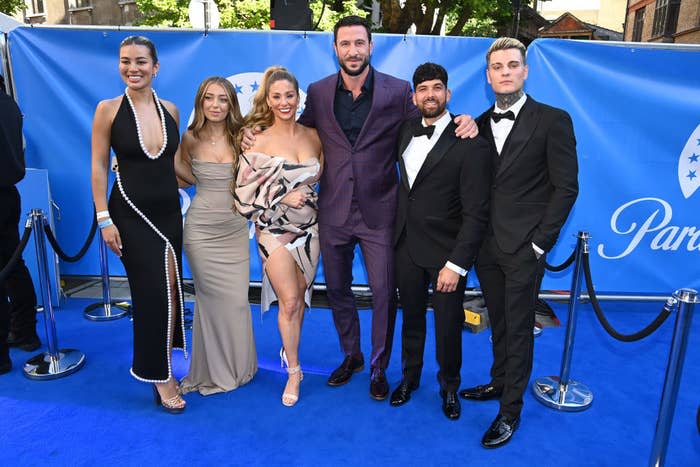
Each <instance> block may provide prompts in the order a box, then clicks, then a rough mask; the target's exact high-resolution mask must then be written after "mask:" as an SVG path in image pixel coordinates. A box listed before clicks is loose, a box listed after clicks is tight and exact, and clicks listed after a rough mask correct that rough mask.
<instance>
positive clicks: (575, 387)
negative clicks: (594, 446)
mask: <svg viewBox="0 0 700 467" xmlns="http://www.w3.org/2000/svg"><path fill="white" fill-rule="evenodd" d="M590 238H591V237H590V235H589V234H588V232H584V231H579V233H578V240H577V242H576V255H575V261H574V271H573V274H572V277H571V294H570V296H569V320H568V322H567V324H566V338H565V340H564V352H563V354H562V358H561V369H560V371H559V376H543V377H541V378H537V379H536V380H535V381H534V382H533V384H532V391H533V392H534V394H535V399H537V400H538V401H540V402H541V403H542V404H544V405H546V406H547V407H551V408H553V409H557V410H561V411H565V412H578V411H581V410H586V409H587V408H588V407H590V406H591V404H592V403H593V393H592V392H591V390H590V389H588V387H587V386H586V385H585V384H582V383H579V382H577V381H573V380H570V379H569V375H570V373H571V357H572V355H573V351H574V341H575V337H576V320H577V306H578V301H579V297H580V295H581V279H582V276H583V255H587V254H588V253H589V244H588V242H589V240H590Z"/></svg>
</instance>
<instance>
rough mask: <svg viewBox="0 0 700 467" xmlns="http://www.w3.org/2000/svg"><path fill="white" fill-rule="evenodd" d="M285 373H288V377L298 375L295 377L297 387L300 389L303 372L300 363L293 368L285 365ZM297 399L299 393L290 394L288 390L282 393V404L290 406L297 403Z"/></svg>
mask: <svg viewBox="0 0 700 467" xmlns="http://www.w3.org/2000/svg"><path fill="white" fill-rule="evenodd" d="M287 373H289V377H290V378H291V377H292V376H293V375H299V376H297V378H299V386H300V387H299V389H300V390H301V382H302V380H303V379H304V373H302V371H301V365H299V366H295V367H294V368H289V367H287ZM298 400H299V395H298V394H292V393H289V392H285V393H284V394H282V405H284V406H286V407H291V406H293V405H294V404H296V403H297V401H298Z"/></svg>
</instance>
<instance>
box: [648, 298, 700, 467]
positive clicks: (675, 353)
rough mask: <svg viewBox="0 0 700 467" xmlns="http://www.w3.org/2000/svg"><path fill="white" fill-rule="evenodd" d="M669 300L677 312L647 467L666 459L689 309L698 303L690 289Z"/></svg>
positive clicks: (683, 353) (661, 463)
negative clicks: (676, 304) (673, 303)
mask: <svg viewBox="0 0 700 467" xmlns="http://www.w3.org/2000/svg"><path fill="white" fill-rule="evenodd" d="M673 299H675V300H676V301H677V303H678V313H677V315H676V324H675V326H674V328H673V340H672V341H671V351H670V352H669V355H668V366H667V367H666V379H665V380H664V389H663V391H662V393H661V403H660V404H659V414H658V416H657V418H656V433H655V434H654V443H653V444H652V448H651V457H650V459H649V465H650V466H655V467H659V466H662V465H664V462H665V459H666V448H667V447H668V438H669V436H670V435H671V424H672V423H673V412H674V411H675V409H676V398H677V397H678V387H679V386H680V383H681V375H682V372H683V362H684V360H685V351H686V348H687V347H688V335H689V334H690V323H691V321H692V318H693V308H694V307H695V304H696V303H698V293H697V291H695V290H693V289H679V290H676V291H675V292H674V293H673ZM667 304H668V302H667Z"/></svg>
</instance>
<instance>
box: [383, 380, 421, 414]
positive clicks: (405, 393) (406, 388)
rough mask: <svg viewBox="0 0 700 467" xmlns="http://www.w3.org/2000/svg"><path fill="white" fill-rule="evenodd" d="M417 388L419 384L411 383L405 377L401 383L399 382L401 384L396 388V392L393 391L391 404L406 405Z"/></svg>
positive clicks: (395, 405)
mask: <svg viewBox="0 0 700 467" xmlns="http://www.w3.org/2000/svg"><path fill="white" fill-rule="evenodd" d="M416 389H418V385H417V384H411V383H409V382H408V381H406V380H405V379H403V380H401V384H399V386H398V387H397V388H396V389H394V392H392V393H391V399H389V404H391V405H393V406H394V407H398V406H400V405H404V404H405V403H406V402H408V401H409V400H411V392H412V391H415V390H416Z"/></svg>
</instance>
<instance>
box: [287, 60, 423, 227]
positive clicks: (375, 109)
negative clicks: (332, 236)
mask: <svg viewBox="0 0 700 467" xmlns="http://www.w3.org/2000/svg"><path fill="white" fill-rule="evenodd" d="M337 84H338V74H337V73H335V74H332V75H330V76H328V77H326V78H323V79H321V80H319V81H316V82H315V83H312V84H310V85H309V89H308V91H307V93H306V107H305V108H304V113H303V114H302V115H301V117H299V123H301V124H302V125H305V126H309V127H313V128H316V131H318V135H319V137H320V138H321V144H322V145H323V156H324V170H323V174H322V175H321V188H320V193H319V199H318V207H319V216H318V220H319V223H322V224H327V225H332V226H342V225H344V224H345V221H346V220H347V218H348V215H349V213H350V204H351V202H352V195H353V192H354V193H355V197H356V198H357V201H358V203H359V207H360V212H361V213H362V218H363V220H364V221H365V224H367V226H368V227H370V228H372V229H378V228H386V227H393V225H394V218H395V216H396V197H397V189H398V176H397V170H396V160H397V159H396V142H397V139H398V134H399V128H400V127H401V124H402V123H403V122H404V121H405V120H408V119H410V118H413V117H416V116H418V109H417V108H416V107H415V106H414V105H413V102H412V100H411V86H410V85H409V84H408V82H406V81H404V80H401V79H398V78H394V77H393V76H390V75H387V74H384V73H380V72H378V71H377V70H376V69H375V70H374V91H373V96H372V108H371V110H370V112H369V115H368V116H367V120H366V121H365V124H364V126H363V127H362V130H361V131H360V134H359V136H358V138H357V141H356V142H355V146H350V142H349V141H348V139H347V137H346V136H345V134H344V133H343V130H342V129H341V128H340V125H338V121H337V120H336V119H335V114H334V113H333V101H334V99H335V92H336V87H337Z"/></svg>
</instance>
